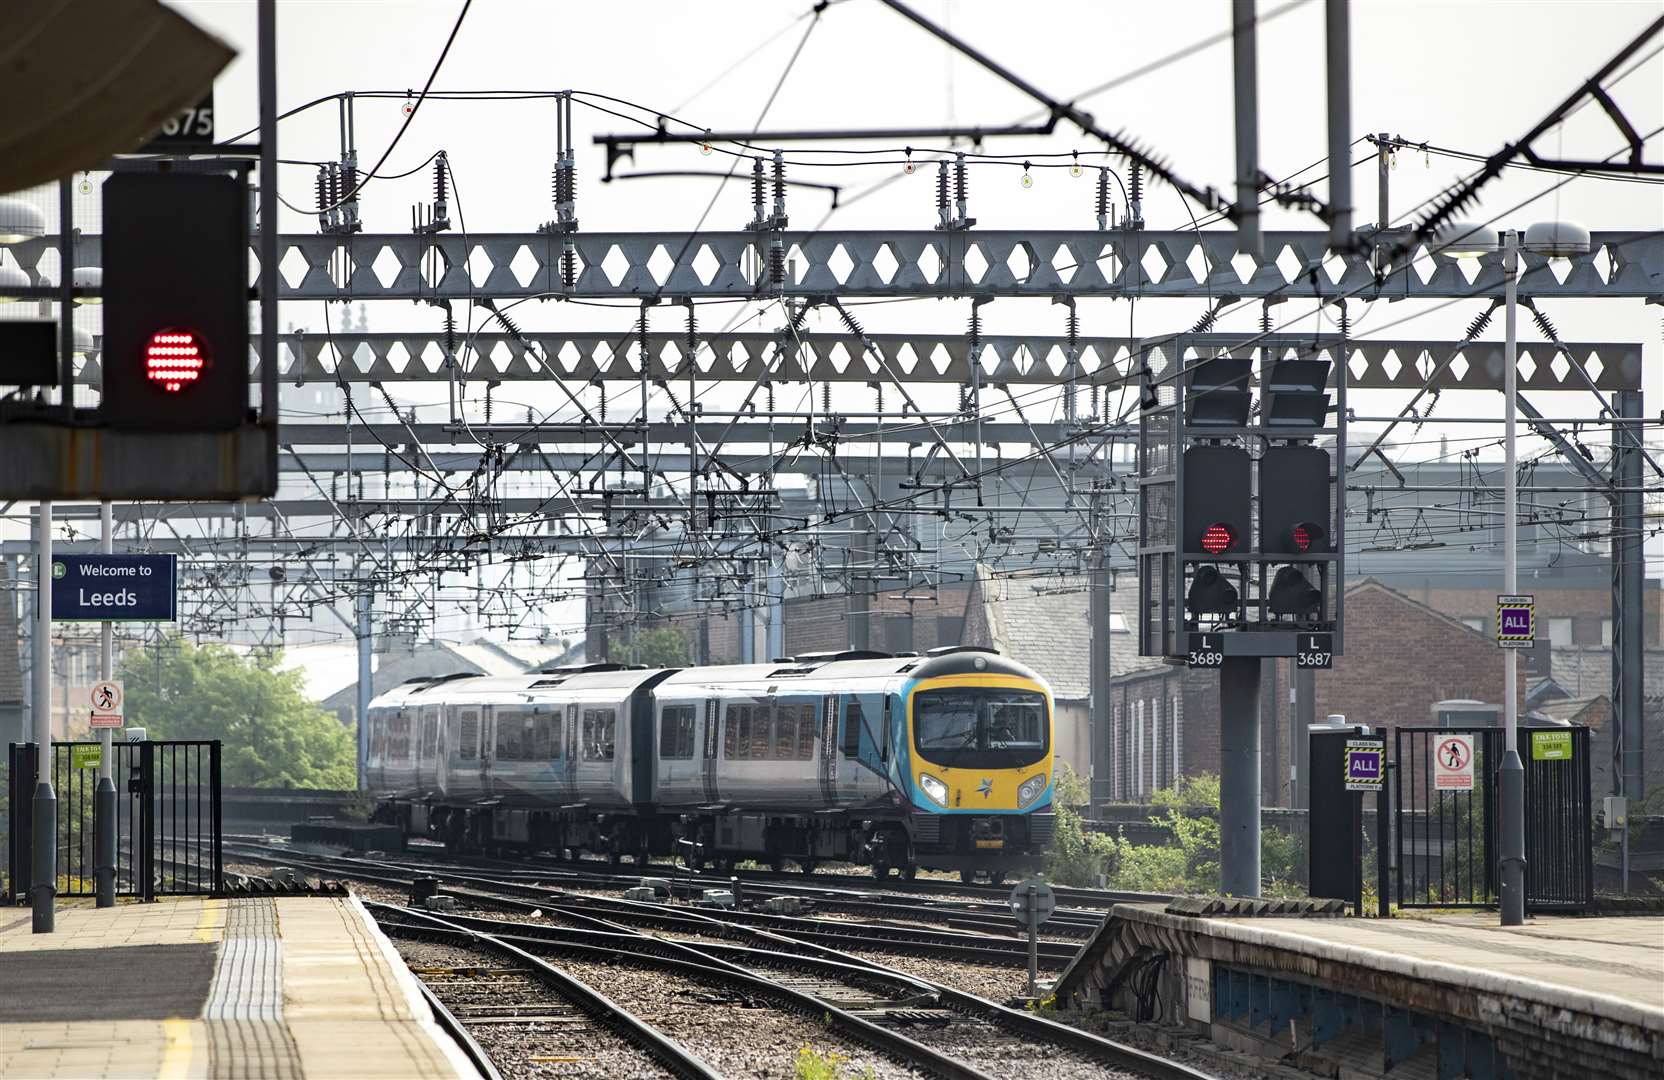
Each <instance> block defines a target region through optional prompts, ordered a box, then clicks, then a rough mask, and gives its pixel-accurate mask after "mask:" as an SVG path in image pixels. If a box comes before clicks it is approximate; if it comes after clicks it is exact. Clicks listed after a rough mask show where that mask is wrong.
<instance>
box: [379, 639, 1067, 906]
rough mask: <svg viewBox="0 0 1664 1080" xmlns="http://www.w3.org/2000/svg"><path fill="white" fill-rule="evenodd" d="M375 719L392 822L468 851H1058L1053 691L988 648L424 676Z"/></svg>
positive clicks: (981, 867) (896, 859) (1017, 860)
mask: <svg viewBox="0 0 1664 1080" xmlns="http://www.w3.org/2000/svg"><path fill="white" fill-rule="evenodd" d="M430 718H431V719H433V720H434V722H435V723H434V726H433V727H432V729H430V728H429V726H428V720H429V719H430ZM370 723H371V736H370V741H371V747H372V752H371V758H370V769H369V778H370V782H371V785H372V787H373V788H374V789H375V790H376V791H377V792H378V794H380V795H381V796H382V797H383V804H382V807H381V809H380V811H379V813H380V815H381V817H382V818H383V819H384V820H392V821H397V822H399V823H401V824H403V825H404V826H405V827H406V828H407V829H408V830H409V831H410V832H412V833H413V834H416V835H425V836H429V837H433V838H436V839H441V840H444V841H445V842H446V843H448V844H452V845H454V846H458V847H463V848H470V847H478V848H495V849H501V848H525V849H543V850H556V851H580V850H589V851H597V852H602V853H605V854H607V855H609V856H610V857H611V858H612V859H614V860H615V861H616V860H617V859H619V858H622V857H624V856H633V857H635V858H637V859H638V860H640V861H643V862H645V861H646V860H647V859H648V858H649V857H651V856H653V855H665V854H671V853H679V854H681V855H682V856H684V857H685V858H686V859H687V861H689V862H690V863H693V864H694V865H698V866H703V865H706V864H716V865H719V866H731V865H732V864H733V863H734V862H735V861H738V860H741V859H759V860H763V861H765V862H769V863H771V864H774V865H776V866H779V865H783V864H784V863H785V862H786V861H788V860H790V861H794V862H796V863H798V864H799V865H800V866H802V867H804V868H805V869H809V868H812V867H813V866H814V865H815V864H816V863H817V862H821V861H828V860H847V861H854V862H860V863H866V864H868V865H870V866H872V867H873V870H874V872H875V874H877V875H879V876H883V875H885V874H887V873H889V872H890V871H892V870H895V871H899V872H901V873H904V874H909V875H910V874H912V873H913V872H915V871H916V870H918V869H919V868H921V867H922V868H932V869H948V870H959V871H960V872H961V873H962V874H964V875H966V876H970V875H973V874H978V873H980V874H984V875H986V876H988V877H990V878H999V877H1001V876H1003V875H1005V874H1007V873H1010V872H1015V871H1022V870H1025V869H1029V868H1032V867H1034V866H1036V865H1038V863H1039V862H1040V861H1041V860H1042V859H1043V857H1044V853H1045V850H1046V848H1047V847H1048V846H1049V844H1050V840H1051V822H1052V814H1051V805H1050V804H1051V790H1052V789H1051V771H1052V754H1053V750H1052V714H1051V695H1050V692H1049V690H1048V688H1047V687H1046V685H1045V683H1044V682H1043V681H1042V680H1041V679H1039V677H1038V676H1036V675H1035V674H1034V673H1033V672H1032V671H1030V670H1028V669H1027V668H1024V667H1022V666H1021V665H1019V664H1016V663H1014V662H1012V661H1010V660H1008V659H1006V658H1004V657H1001V656H999V655H998V654H997V653H994V652H992V651H991V650H985V649H974V648H966V647H957V648H950V649H942V650H936V651H935V652H933V653H932V654H930V655H928V656H924V657H919V656H887V655H883V654H876V653H838V654H823V655H816V656H804V657H798V658H796V659H794V660H790V661H782V662H779V663H774V664H749V665H728V666H713V667H698V668H687V669H679V670H678V669H654V670H649V669H642V668H623V667H620V666H617V665H589V666H587V667H583V668H574V669H564V670H551V671H544V672H538V673H533V674H529V675H525V676H515V677H510V678H483V677H471V678H453V679H446V680H427V681H424V682H422V683H420V684H417V685H414V686H412V685H410V684H407V685H406V686H404V687H400V688H397V689H395V690H393V691H391V692H389V693H388V694H384V695H382V697H380V698H378V699H376V701H375V702H373V703H372V707H371V711H370ZM407 728H408V731H409V734H408V736H407V735H406V734H405V733H406V729H407ZM430 735H431V736H432V751H433V752H432V754H431V758H430V755H429V754H428V750H429V746H430V738H429V737H430ZM407 738H408V741H409V743H410V744H411V746H412V747H415V748H416V749H413V750H404V751H403V752H404V757H401V758H398V759H396V762H395V759H394V758H393V757H392V756H391V755H392V751H393V749H394V748H395V747H397V748H400V749H403V748H404V746H405V743H404V741H403V740H405V739H407ZM430 760H431V762H432V765H431V768H430V767H429V765H428V762H429V761H430ZM430 778H431V783H430Z"/></svg>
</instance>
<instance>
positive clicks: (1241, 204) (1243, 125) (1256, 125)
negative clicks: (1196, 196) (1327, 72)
mask: <svg viewBox="0 0 1664 1080" xmlns="http://www.w3.org/2000/svg"><path fill="white" fill-rule="evenodd" d="M1255 29H1256V26H1255V13H1254V0H1232V3H1231V70H1232V72H1233V73H1234V74H1235V77H1236V205H1235V207H1233V214H1234V216H1235V218H1236V249H1237V250H1238V251H1239V252H1242V253H1244V254H1248V255H1253V256H1254V257H1256V258H1258V257H1259V256H1261V255H1263V254H1264V244H1263V243H1262V242H1261V240H1260V198H1259V193H1260V160H1259V154H1260V147H1259V143H1260V105H1259V101H1260V99H1259V59H1258V57H1257V56H1256V55H1255V54H1256V45H1255Z"/></svg>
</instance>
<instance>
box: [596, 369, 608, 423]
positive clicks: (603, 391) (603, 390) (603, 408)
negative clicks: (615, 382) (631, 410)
mask: <svg viewBox="0 0 1664 1080" xmlns="http://www.w3.org/2000/svg"><path fill="white" fill-rule="evenodd" d="M595 389H596V391H597V392H599V394H600V401H599V402H597V405H598V408H597V409H596V412H597V413H598V414H599V415H600V417H601V422H602V423H603V424H604V423H606V422H607V384H606V383H604V382H602V381H601V380H600V379H596V380H595Z"/></svg>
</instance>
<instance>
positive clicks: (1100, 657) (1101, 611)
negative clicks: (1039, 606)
mask: <svg viewBox="0 0 1664 1080" xmlns="http://www.w3.org/2000/svg"><path fill="white" fill-rule="evenodd" d="M1110 581H1111V578H1110V574H1109V563H1108V559H1106V558H1105V557H1104V554H1103V552H1102V551H1099V552H1098V553H1097V555H1096V556H1094V558H1093V560H1092V577H1091V582H1090V587H1089V588H1088V590H1087V614H1088V615H1089V616H1090V621H1091V628H1092V630H1091V633H1092V638H1091V643H1090V646H1089V648H1088V652H1087V656H1088V658H1089V661H1090V663H1089V667H1090V671H1089V672H1088V673H1087V686H1088V688H1089V693H1090V702H1091V704H1090V715H1091V724H1090V725H1089V727H1088V729H1087V740H1086V745H1087V755H1088V756H1087V760H1088V761H1090V762H1091V763H1092V776H1091V785H1090V788H1089V791H1090V793H1091V806H1092V807H1093V808H1094V809H1095V808H1096V807H1098V806H1099V805H1101V804H1103V803H1107V802H1109V801H1110V799H1111V798H1112V796H1113V790H1112V784H1113V781H1114V778H1115V757H1114V754H1113V747H1112V746H1111V736H1110V730H1109V719H1110V713H1109V680H1110V678H1111V677H1112V676H1113V675H1114V672H1113V671H1112V670H1111V662H1112V654H1111V651H1110V641H1111V638H1110V617H1109V616H1110V609H1111V600H1112V597H1113V593H1112V592H1111V589H1110Z"/></svg>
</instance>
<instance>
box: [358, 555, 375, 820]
mask: <svg viewBox="0 0 1664 1080" xmlns="http://www.w3.org/2000/svg"><path fill="white" fill-rule="evenodd" d="M374 600H375V594H374V593H372V592H371V591H370V587H369V583H368V582H366V583H364V585H363V586H362V587H361V588H360V589H359V590H358V592H357V594H356V595H355V596H354V597H353V606H354V607H355V608H356V609H357V611H356V614H357V616H358V618H357V623H356V630H355V634H354V636H355V637H357V638H358V790H360V791H363V790H364V788H365V786H366V784H365V781H366V779H367V778H366V775H365V771H364V770H365V766H366V764H367V763H368V761H369V756H370V723H369V716H370V698H372V697H374V696H375V692H374V683H373V681H372V680H373V677H374V676H373V674H372V672H371V654H372V650H373V648H374V646H375V639H374V637H372V636H371V628H370V607H371V605H372V603H373V602H374Z"/></svg>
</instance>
